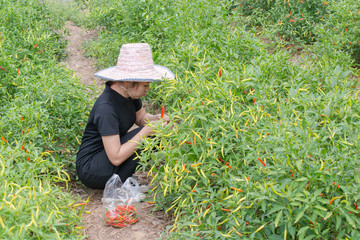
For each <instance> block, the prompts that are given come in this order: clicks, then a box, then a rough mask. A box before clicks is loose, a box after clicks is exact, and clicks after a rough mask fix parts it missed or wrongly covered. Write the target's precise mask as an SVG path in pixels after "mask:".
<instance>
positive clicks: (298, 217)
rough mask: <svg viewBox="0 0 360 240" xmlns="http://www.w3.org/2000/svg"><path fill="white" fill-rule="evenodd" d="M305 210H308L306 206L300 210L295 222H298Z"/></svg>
mask: <svg viewBox="0 0 360 240" xmlns="http://www.w3.org/2000/svg"><path fill="white" fill-rule="evenodd" d="M305 210H306V208H304V209H303V210H301V211H300V212H298V214H297V215H296V218H295V222H294V224H295V223H297V222H298V221H299V220H300V219H301V218H302V217H303V216H304V213H305Z"/></svg>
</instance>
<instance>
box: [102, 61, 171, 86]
mask: <svg viewBox="0 0 360 240" xmlns="http://www.w3.org/2000/svg"><path fill="white" fill-rule="evenodd" d="M95 77H98V78H102V79H105V80H108V81H132V82H158V81H161V79H163V78H166V79H174V78H175V74H174V73H173V72H172V71H171V70H170V69H168V68H167V67H164V66H160V65H154V69H151V70H148V71H138V72H126V71H121V70H119V69H118V68H116V67H109V68H106V69H103V70H101V71H99V72H97V73H95Z"/></svg>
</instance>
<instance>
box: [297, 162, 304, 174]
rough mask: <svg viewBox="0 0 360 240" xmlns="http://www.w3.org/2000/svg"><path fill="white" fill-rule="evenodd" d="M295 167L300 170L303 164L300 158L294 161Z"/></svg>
mask: <svg viewBox="0 0 360 240" xmlns="http://www.w3.org/2000/svg"><path fill="white" fill-rule="evenodd" d="M296 167H297V169H298V170H299V172H302V168H303V164H302V161H301V160H297V161H296Z"/></svg>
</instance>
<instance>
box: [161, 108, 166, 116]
mask: <svg viewBox="0 0 360 240" xmlns="http://www.w3.org/2000/svg"><path fill="white" fill-rule="evenodd" d="M164 113H165V108H164V106H163V105H161V118H164Z"/></svg>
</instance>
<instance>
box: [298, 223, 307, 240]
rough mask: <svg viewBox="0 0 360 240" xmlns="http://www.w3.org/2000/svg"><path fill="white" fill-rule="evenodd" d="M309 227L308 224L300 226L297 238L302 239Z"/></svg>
mask: <svg viewBox="0 0 360 240" xmlns="http://www.w3.org/2000/svg"><path fill="white" fill-rule="evenodd" d="M309 228H310V227H309V226H306V227H302V228H300V230H299V231H298V236H299V239H304V237H305V234H306V231H307V230H308V229H309Z"/></svg>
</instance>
